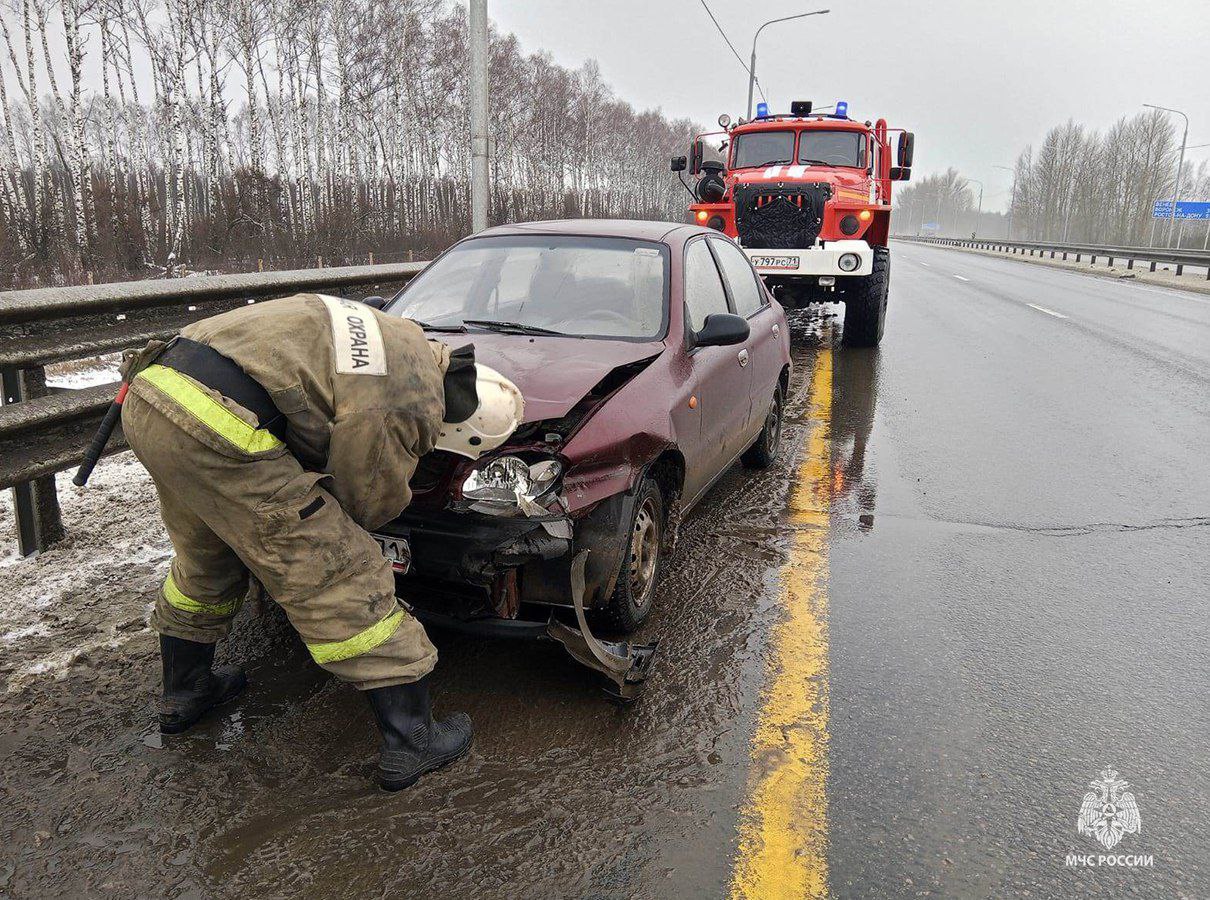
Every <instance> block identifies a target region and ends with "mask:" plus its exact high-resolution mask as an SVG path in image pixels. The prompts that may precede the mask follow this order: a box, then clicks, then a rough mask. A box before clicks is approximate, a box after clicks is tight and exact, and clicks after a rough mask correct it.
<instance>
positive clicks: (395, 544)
mask: <svg viewBox="0 0 1210 900" xmlns="http://www.w3.org/2000/svg"><path fill="white" fill-rule="evenodd" d="M372 537H373V538H374V540H376V541H378V546H379V547H381V548H382V555H383V556H385V557H386V558H387V559H388V560H389V561H390V563H391V568H392V569H394V570H395V572H396V573H397V574H399V575H404V574H406V573H407V571H408V569H410V568H411V567H412V548H411V546H410V545H409V544H408V541H407V538H401V537H387V536H386V535H385V534H375V535H372Z"/></svg>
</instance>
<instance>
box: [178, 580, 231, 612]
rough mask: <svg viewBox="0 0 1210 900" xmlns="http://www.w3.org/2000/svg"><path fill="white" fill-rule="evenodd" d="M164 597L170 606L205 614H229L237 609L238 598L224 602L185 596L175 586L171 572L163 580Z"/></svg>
mask: <svg viewBox="0 0 1210 900" xmlns="http://www.w3.org/2000/svg"><path fill="white" fill-rule="evenodd" d="M164 599H165V600H167V601H168V604H169V605H170V606H175V607H176V608H177V609H179V610H182V611H183V612H188V613H202V614H203V615H207V616H230V615H232V614H234V613H235V611H236V610H237V609H239V600H228V601H227V602H226V603H202V602H201V601H200V600H194V599H193V598H192V597H188V596H186V595H185V594H183V593H182V592H181V589H180V588H178V587H177V586H176V580H175V579H174V578H173V577H172V573H171V572H169V573H168V578H167V579H166V580H165V581H164Z"/></svg>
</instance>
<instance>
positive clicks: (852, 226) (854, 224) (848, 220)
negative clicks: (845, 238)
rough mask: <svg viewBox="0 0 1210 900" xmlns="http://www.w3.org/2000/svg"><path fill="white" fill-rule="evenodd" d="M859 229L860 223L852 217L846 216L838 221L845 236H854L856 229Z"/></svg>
mask: <svg viewBox="0 0 1210 900" xmlns="http://www.w3.org/2000/svg"><path fill="white" fill-rule="evenodd" d="M860 227H861V223H860V222H858V221H857V217H856V216H854V215H847V216H845V217H844V218H843V219H841V220H840V230H841V231H843V232H844V233H845V234H856V233H857V229H858V228H860Z"/></svg>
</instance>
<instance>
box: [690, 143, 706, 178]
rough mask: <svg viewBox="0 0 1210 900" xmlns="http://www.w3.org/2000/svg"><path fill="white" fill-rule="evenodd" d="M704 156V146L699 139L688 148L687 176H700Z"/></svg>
mask: <svg viewBox="0 0 1210 900" xmlns="http://www.w3.org/2000/svg"><path fill="white" fill-rule="evenodd" d="M705 156H706V145H705V144H703V143H702V139H701V138H697V139H696V140H695V141H694V142H693V144H692V145H690V147H689V174H690V175H694V176H697V175H701V174H702V160H703V159H704V158H705Z"/></svg>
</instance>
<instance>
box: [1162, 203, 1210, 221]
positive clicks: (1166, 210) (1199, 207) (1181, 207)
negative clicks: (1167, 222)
mask: <svg viewBox="0 0 1210 900" xmlns="http://www.w3.org/2000/svg"><path fill="white" fill-rule="evenodd" d="M1151 216H1152V218H1154V219H1171V218H1172V201H1171V200H1156V201H1155V207H1154V208H1153V209H1152V210H1151ZM1176 217H1177V218H1178V219H1210V200H1178V201H1176Z"/></svg>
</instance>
